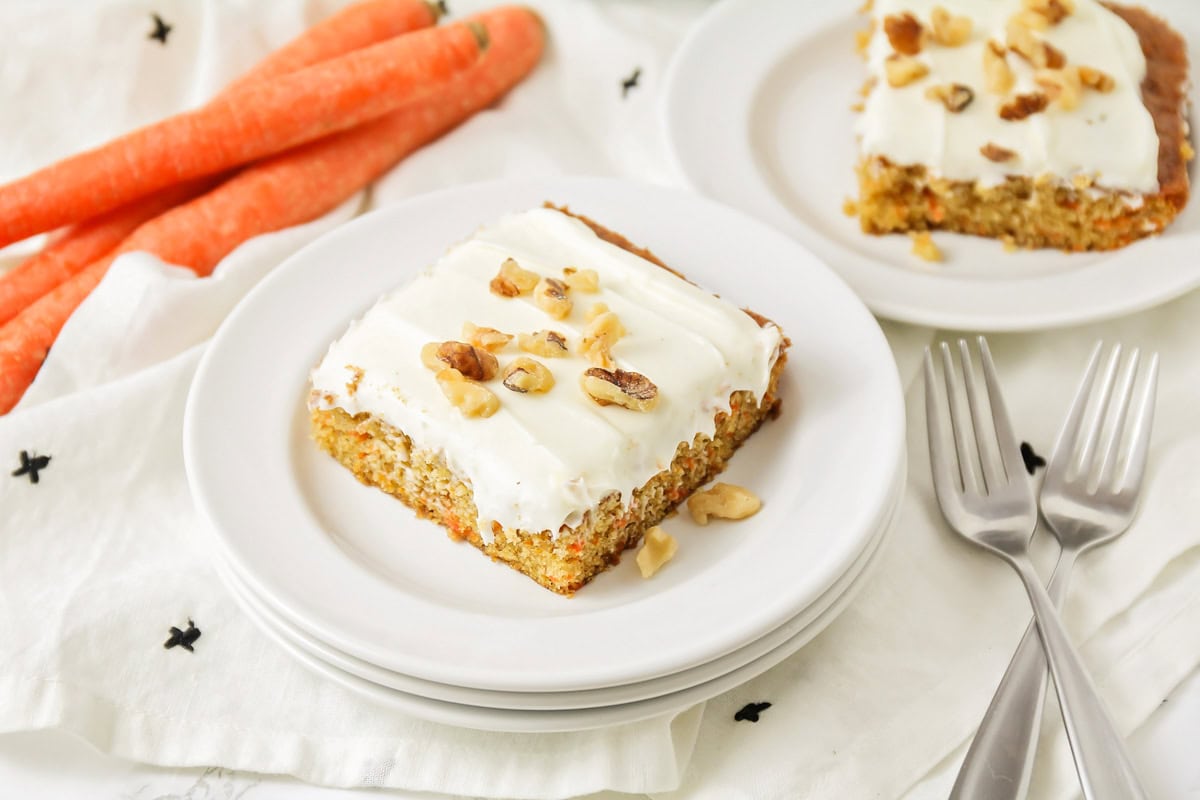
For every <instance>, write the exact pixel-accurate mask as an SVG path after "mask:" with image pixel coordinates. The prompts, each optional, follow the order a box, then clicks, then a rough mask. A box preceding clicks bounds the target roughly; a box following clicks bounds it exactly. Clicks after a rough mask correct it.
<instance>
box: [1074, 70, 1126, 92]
mask: <svg viewBox="0 0 1200 800" xmlns="http://www.w3.org/2000/svg"><path fill="white" fill-rule="evenodd" d="M1078 71H1079V82H1080V83H1082V84H1083V85H1084V86H1086V87H1087V88H1089V89H1095V90H1096V91H1098V92H1111V91H1112V90H1113V89H1115V88H1117V82H1116V81H1114V80H1113V79H1112V76H1111V75H1108V74H1107V73H1104V72H1101V71H1100V70H1098V69H1096V68H1095V67H1079V70H1078Z"/></svg>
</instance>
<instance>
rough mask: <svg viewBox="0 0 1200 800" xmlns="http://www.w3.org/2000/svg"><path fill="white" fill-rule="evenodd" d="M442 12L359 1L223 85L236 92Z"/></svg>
mask: <svg viewBox="0 0 1200 800" xmlns="http://www.w3.org/2000/svg"><path fill="white" fill-rule="evenodd" d="M441 15H442V11H441V9H440V8H439V7H438V5H437V4H436V3H432V2H426V0H363V2H361V3H355V4H354V5H350V6H346V7H345V8H343V9H342V10H341V11H339V12H337V13H336V14H333V15H332V16H330V17H327V18H326V19H323V20H321V21H320V22H318V23H316V24H315V25H313V26H312V27H311V28H309V29H308V30H306V31H304V33H302V34H300V35H299V36H297V37H296V38H295V39H293V40H292V41H290V42H288V43H287V44H285V45H284V46H283V47H281V48H279V49H278V50H276V51H274V52H273V53H271V54H270V55H268V56H267V57H266V58H264V59H263V60H262V61H259V62H258V63H257V64H256V65H254V67H252V68H251V69H250V70H249V71H248V72H245V73H243V74H242V76H241V77H239V78H237V79H235V80H234V81H233V82H232V83H230V84H229V85H228V86H226V87H225V91H227V92H228V91H237V90H238V89H242V88H245V87H246V86H248V85H249V84H251V83H254V82H255V81H261V80H266V79H270V78H276V77H278V76H280V75H286V74H287V73H289V72H296V71H297V70H301V69H303V68H305V67H310V66H312V65H313V64H316V63H318V62H321V61H328V60H329V59H331V58H336V57H337V56H341V55H345V54H346V53H349V52H351V51H353V50H359V49H362V48H364V47H369V46H370V45H373V44H376V43H378V42H382V41H385V40H387V39H391V38H393V37H396V36H399V35H401V34H403V33H409V32H410V31H415V30H418V29H420V28H427V27H429V26H430V25H433V24H435V23H436V22H437V21H438V18H439V17H441Z"/></svg>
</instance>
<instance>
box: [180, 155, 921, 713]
mask: <svg viewBox="0 0 1200 800" xmlns="http://www.w3.org/2000/svg"><path fill="white" fill-rule="evenodd" d="M514 187H517V188H521V189H523V190H524V191H527V192H531V193H535V194H536V195H538V196H540V197H558V198H562V199H571V200H572V202H575V203H580V204H582V205H584V206H586V205H588V204H589V203H591V204H597V203H600V204H603V202H606V201H611V199H612V197H614V196H619V197H622V198H626V199H628V198H627V194H628V193H629V192H638V193H649V194H652V195H656V196H657V198H658V199H659V200H664V199H666V198H669V199H670V201H672V202H675V203H677V204H679V203H682V204H683V205H684V208H688V209H689V210H691V211H693V212H695V210H696V209H703V210H704V212H705V213H708V214H715V215H718V216H721V217H722V218H723V219H724V218H727V219H729V220H734V221H736V222H737V224H738V226H739V227H740V228H741V229H742V230H743V231H745V230H750V231H752V232H753V233H754V235H755V236H756V237H767V238H768V239H770V238H772V237H777V238H775V246H777V247H782V248H785V249H786V250H787V251H788V252H790V253H796V254H800V255H803V256H804V259H805V260H806V261H807V262H808V263H807V269H808V270H809V271H810V272H809V273H808V274H810V275H812V276H817V275H819V277H814V278H812V279H813V280H815V281H816V282H818V283H820V282H822V281H823V282H824V285H823V289H825V290H827V291H831V292H834V293H840V295H841V297H840V300H841V301H842V302H843V303H844V304H845V305H846V308H847V310H848V311H849V313H850V314H851V315H857V317H858V318H857V319H856V320H855V322H854V325H855V327H854V328H853V329H854V330H855V331H856V332H857V333H859V334H860V335H861V336H862V337H863V338H864V342H865V344H864V345H863V346H864V347H868V346H869V347H870V350H869V352H872V353H874V354H875V356H877V357H878V364H876V366H877V367H878V368H879V369H881V370H883V372H881V373H880V375H878V376H877V379H878V380H879V381H880V382H881V385H882V388H883V389H884V390H885V391H886V392H887V394H889V395H891V397H890V398H886V397H885V398H883V407H884V413H883V414H881V415H880V416H881V418H882V423H881V424H882V425H883V426H884V427H883V430H882V433H883V435H884V439H883V441H881V443H880V444H881V446H882V447H883V448H885V449H888V448H890V449H891V450H892V451H893V452H895V453H897V454H903V453H904V442H905V426H904V401H903V392H902V387H901V384H900V379H899V374H898V371H897V368H896V365H895V361H894V358H893V357H892V354H891V350H890V347H889V345H888V343H887V341H886V338H885V337H884V335H883V333H882V331H881V329H880V328H879V326H878V324H877V322H876V321H875V320H874V319H873V318H872V317H871V316H870V314H869V312H868V311H867V310H866V308H865V307H863V306H862V304H861V302H860V301H859V300H858V299H857V298H856V297H855V296H854V295H853V293H852V292H851V291H850V290H849V288H848V287H847V286H846V285H845V283H844V282H843V281H842V280H841V279H840V278H839V277H838V276H837V275H836V274H834V273H833V272H832V271H831V270H829V269H828V268H827V267H825V266H824V265H823V264H822V263H821V262H820V261H819V259H817V258H816V257H814V256H812V255H811V254H809V253H808V252H807V251H806V250H805V249H804V248H803V247H802V246H801V245H799V244H797V243H795V242H794V241H793V240H790V239H787V237H783V236H781V234H779V233H778V232H777V231H775V230H773V229H771V228H770V227H769V226H766V225H764V224H763V223H761V222H759V221H757V220H755V219H753V218H752V217H749V216H748V215H746V214H744V213H743V212H740V211H737V210H736V209H731V208H729V207H727V206H724V205H722V204H720V203H718V202H716V201H713V200H711V199H709V198H705V197H703V196H700V195H695V194H691V193H688V192H686V191H684V190H679V189H675V188H668V187H661V186H652V185H649V184H640V183H637V182H633V181H624V180H617V179H611V178H598V177H589V176H553V177H549V178H547V177H542V178H531V179H523V180H513V179H501V180H497V181H485V182H481V183H475V184H466V185H461V186H455V187H450V188H448V189H444V190H440V191H438V192H433V193H430V194H426V195H420V196H417V197H414V198H410V199H408V200H406V201H403V202H401V203H398V204H395V205H391V206H388V207H386V208H382V209H378V210H376V211H373V212H370V213H368V214H365V215H362V216H360V217H358V218H357V219H355V220H352V221H350V222H349V223H347V224H345V225H343V226H340V227H339V228H338V229H336V230H334V231H332V232H330V233H327V234H325V235H324V236H322V237H320V238H319V239H317V240H316V241H314V242H312V243H310V244H309V245H307V246H306V247H305V248H303V249H302V250H300V251H298V252H297V253H296V254H294V255H293V256H291V257H290V258H289V259H287V261H286V262H285V263H284V264H281V265H280V266H279V267H277V268H276V269H275V270H274V271H273V272H272V273H271V274H269V275H268V276H267V277H266V278H264V279H263V281H261V282H260V283H259V284H258V285H257V286H255V287H254V289H252V290H251V291H250V292H249V293H248V294H247V295H246V297H245V298H243V300H242V301H241V303H239V305H238V307H237V308H235V309H234V311H233V312H231V313H230V315H229V316H228V317H227V318H226V320H225V322H224V323H223V324H222V326H221V329H220V330H218V332H217V334H216V335H215V336H214V337H213V340H212V342H211V343H210V345H209V347H208V348H207V349H206V351H205V353H204V356H203V358H202V359H201V363H200V365H199V366H198V368H197V371H196V376H195V379H194V380H193V384H192V387H191V390H190V392H189V396H188V404H187V410H186V412H185V420H184V456H185V464H186V466H187V470H188V476H189V484H191V486H192V491H193V496H194V498H195V499H196V503H197V507H198V508H199V510H200V511H201V513H202V515H203V516H204V517H205V518H206V520H207V521H208V523H209V530H210V531H211V532H212V533H213V536H212V537H211V538H212V541H213V544H214V545H215V546H218V547H221V548H222V550H224V551H225V552H226V553H227V554H228V556H229V557H230V558H231V559H232V560H233V561H235V562H239V561H240V558H239V557H238V556H237V554H236V553H235V552H234V551H233V550H231V549H230V542H231V540H230V539H229V537H227V536H225V535H224V534H223V531H222V525H221V524H220V522H221V521H220V516H221V514H220V510H219V508H218V506H219V503H218V502H217V500H215V499H214V497H212V496H210V492H209V487H207V486H206V485H205V481H206V480H208V479H209V478H208V477H203V478H202V477H199V476H203V475H205V466H204V464H203V460H202V454H203V451H204V444H203V442H202V437H201V433H200V432H201V431H202V430H203V422H202V421H201V420H200V416H199V415H200V413H201V412H200V410H199V409H200V408H201V406H202V405H203V404H204V403H203V395H204V393H205V392H206V391H208V385H209V383H210V382H211V378H210V373H211V372H213V371H214V369H216V367H215V366H214V365H215V364H216V363H217V362H218V361H219V359H220V358H222V357H223V348H224V347H226V346H227V345H226V341H225V340H226V339H228V338H229V337H230V336H232V335H234V334H232V333H231V331H234V332H236V331H238V330H239V329H238V326H239V325H241V324H242V323H241V320H242V318H243V317H244V316H246V315H248V314H252V313H253V309H254V308H255V307H256V304H258V303H260V302H263V300H261V298H264V297H265V298H268V299H269V298H270V296H271V294H272V292H274V291H276V289H275V286H276V284H278V283H281V282H284V283H285V285H286V281H287V280H288V277H287V276H288V275H289V274H290V270H293V269H298V268H297V267H296V265H297V264H303V263H304V261H305V259H307V258H310V257H311V256H310V254H312V253H314V252H316V253H320V251H321V250H322V249H324V248H327V247H329V246H330V243H331V242H333V243H337V242H340V241H341V239H342V238H343V237H347V236H353V235H357V232H358V231H359V230H360V229H362V228H364V227H367V226H370V225H373V224H377V222H373V220H374V221H379V220H386V219H388V218H396V217H402V216H405V215H406V214H409V213H411V212H412V211H413V209H414V208H415V207H420V206H423V205H425V206H429V205H436V204H437V203H439V202H448V201H452V200H454V199H457V198H459V197H462V196H464V195H465V194H469V193H482V194H484V196H486V197H490V196H491V195H490V194H489V193H497V194H500V195H504V196H505V197H507V196H509V195H511V194H513V193H514ZM518 193H519V192H518ZM585 196H586V197H587V198H588V199H586V200H585V199H584V197H585ZM596 198H601V199H600V200H597V199H596ZM539 202H540V201H539ZM730 215H732V216H730ZM485 221H486V220H485ZM840 307H841V306H840V305H839V308H840ZM340 316H341V312H339V319H340ZM891 477H893V475H892V473H889V483H890V478H891ZM880 495H881V496H880V497H879V498H875V499H878V500H879V503H876V505H880V504H881V503H882V502H884V501H885V500H886V496H887V493H886V491H885V492H882V493H880ZM875 518H876V519H877V518H878V515H877V514H876V515H875ZM859 539H862V537H861V536H859ZM854 553H857V550H855V551H854ZM852 561H853V558H848V559H846V562H847V563H850V562H852ZM842 566H843V568H844V566H845V565H844V564H843V565H842ZM244 574H246V577H247V578H248V579H249V580H250V582H251V583H252V584H253V585H255V586H256V587H258V588H259V590H260V591H261V592H262V593H264V594H268V595H271V596H273V597H277V598H278V597H279V596H280V592H279V591H278V588H279V587H278V585H277V584H276V585H269V584H267V583H264V580H263V576H262V575H261V574H257V573H256V571H255V570H253V569H251V570H245V571H244ZM275 577H277V576H275ZM835 579H836V575H831V576H829V580H828V581H825V582H824V583H823V584H822V585H820V586H819V587H818V589H819V591H815V592H814V596H817V595H819V594H820V591H823V590H824V589H825V588H828V585H829V584H831V583H832V582H833V580H835ZM269 586H270V588H268V587H269ZM284 594H287V593H286V592H285V593H284ZM287 599H288V601H289V602H287V603H286V604H285V605H284V607H283V609H282V610H283V611H284V613H285V614H286V615H287V616H288V617H289V618H290V619H292V620H293V621H296V622H298V623H300V624H302V625H303V626H305V627H307V628H309V629H310V630H314V629H315V630H319V631H320V632H321V637H322V638H324V639H325V640H326V641H330V642H333V643H335V644H336V645H337V646H338V647H339V649H342V650H344V651H346V652H349V653H352V654H353V655H355V656H357V657H359V658H362V659H364V660H368V661H372V662H374V663H379V664H383V665H386V666H388V667H389V668H393V669H396V670H397V671H402V672H405V673H407V674H412V675H415V676H417V677H421V678H425V679H432V680H436V681H441V682H450V683H454V684H458V685H466V686H473V687H475V688H485V689H498V690H522V691H523V690H534V691H537V690H542V691H554V690H562V689H568V688H570V689H587V688H597V687H600V686H605V685H613V684H616V683H622V682H629V680H630V679H633V678H636V679H646V678H649V677H654V676H657V675H662V674H668V673H670V672H673V671H677V670H678V669H679V668H681V666H682V665H681V664H680V663H679V662H678V661H675V662H670V661H667V660H660V661H658V662H655V663H656V667H655V670H654V671H653V672H647V671H642V672H638V673H636V675H634V674H627V673H621V672H610V673H608V674H607V677H599V675H600V673H595V674H592V673H588V674H587V676H584V675H581V674H576V673H570V674H565V675H556V676H555V679H554V680H551V681H550V682H549V684H548V685H546V682H545V678H546V676H545V674H542V675H541V677H542V680H541V681H538V682H537V684H538V685H537V686H534V685H533V682H532V681H531V680H530V679H529V678H521V677H519V676H515V675H505V676H502V677H497V676H496V675H495V674H487V673H486V670H481V669H480V668H478V667H474V668H472V667H470V666H469V665H468V666H467V667H465V668H464V667H460V666H458V665H455V666H454V667H453V668H451V669H449V670H447V669H446V665H445V664H437V665H432V666H431V665H430V664H429V663H428V662H422V661H421V659H420V658H419V657H417V656H414V654H413V653H409V652H398V651H397V650H395V649H393V650H387V651H384V650H380V649H379V648H378V647H376V646H374V645H372V644H371V643H365V642H363V641H359V640H355V639H353V638H347V636H346V634H345V633H344V632H342V631H339V630H338V629H337V628H336V626H334V627H330V625H329V624H328V619H324V620H319V619H316V617H315V616H314V613H313V609H312V607H311V606H310V607H308V608H305V609H304V611H303V612H301V611H298V610H297V608H298V607H302V606H303V605H304V602H301V601H300V600H297V598H296V597H295V596H294V593H293V594H292V595H289V596H288V598H287ZM301 600H306V598H301ZM293 603H296V604H293ZM788 610H791V611H793V612H795V611H798V609H788ZM326 611H328V610H326ZM771 611H772V613H775V614H782V613H783V612H782V611H781V610H777V609H774V608H772V609H771ZM792 615H793V614H792V613H788V614H786V615H783V618H784V619H786V618H789V617H790V616H792ZM314 620H316V621H314ZM780 621H781V620H780ZM773 623H774V621H773ZM764 624H765V623H764ZM774 626H775V625H774V624H772V625H771V627H774ZM758 633H759V631H758V630H754V631H752V632H747V633H745V634H744V636H743V637H741V638H737V639H736V640H731V641H729V642H727V643H726V649H725V650H723V651H720V652H707V653H705V654H704V655H705V657H706V658H711V657H715V656H717V655H720V654H721V652H728V650H730V649H735V648H736V647H738V646H740V645H741V644H743V643H744V642H745V641H748V640H749V639H752V638H755V637H756V636H757V635H758Z"/></svg>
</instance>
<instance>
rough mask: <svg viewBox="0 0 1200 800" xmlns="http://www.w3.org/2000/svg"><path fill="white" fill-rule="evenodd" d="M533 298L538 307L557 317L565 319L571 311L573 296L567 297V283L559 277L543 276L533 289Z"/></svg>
mask: <svg viewBox="0 0 1200 800" xmlns="http://www.w3.org/2000/svg"><path fill="white" fill-rule="evenodd" d="M533 300H534V302H535V303H537V304H538V308H540V309H541V310H542V311H545V312H546V313H547V314H549V315H550V316H552V317H554V318H555V319H564V318H566V316H567V315H568V314H570V313H571V306H572V305H573V304H572V303H571V298H569V297H567V285H566V284H565V283H563V282H562V281H560V280H559V279H558V278H542V279H541V280H540V281H538V284H537V287H536V288H534V290H533Z"/></svg>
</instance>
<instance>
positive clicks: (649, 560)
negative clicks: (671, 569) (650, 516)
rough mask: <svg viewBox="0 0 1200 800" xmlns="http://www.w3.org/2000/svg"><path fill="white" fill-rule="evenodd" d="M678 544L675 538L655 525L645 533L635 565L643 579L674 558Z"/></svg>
mask: <svg viewBox="0 0 1200 800" xmlns="http://www.w3.org/2000/svg"><path fill="white" fill-rule="evenodd" d="M678 550H679V542H677V541H675V537H674V536H672V535H671V534H669V533H667V532H666V531H664V530H663V529H662V528H660V527H658V526H657V525H655V526H654V527H652V528H650V529H648V530H647V531H646V535H645V536H644V537H643V540H642V549H640V550H638V554H637V565H638V570H639V571H640V572H641V573H642V577H643V578H649V577H651V576H652V575H654V573H656V572H658V571H659V570H660V569H662V565H663V564H666V563H667V562H668V561H670V560H671V559H672V558H674V557H675V553H676V551H678Z"/></svg>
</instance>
